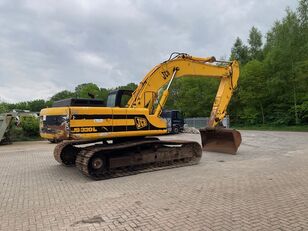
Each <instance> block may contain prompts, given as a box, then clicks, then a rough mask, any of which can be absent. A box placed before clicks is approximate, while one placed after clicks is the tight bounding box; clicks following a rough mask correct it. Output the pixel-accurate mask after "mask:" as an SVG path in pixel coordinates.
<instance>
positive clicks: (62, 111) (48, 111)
mask: <svg viewBox="0 0 308 231" xmlns="http://www.w3.org/2000/svg"><path fill="white" fill-rule="evenodd" d="M68 114H69V108H68V107H52V108H44V109H42V110H41V112H40V116H43V115H68Z"/></svg>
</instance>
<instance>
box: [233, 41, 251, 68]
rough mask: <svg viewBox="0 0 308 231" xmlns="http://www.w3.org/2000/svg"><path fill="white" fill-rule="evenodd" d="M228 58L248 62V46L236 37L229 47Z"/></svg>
mask: <svg viewBox="0 0 308 231" xmlns="http://www.w3.org/2000/svg"><path fill="white" fill-rule="evenodd" d="M230 60H237V61H239V62H240V63H241V64H246V63H247V62H248V47H247V46H245V45H244V44H243V42H242V40H241V39H240V38H239V37H237V38H236V40H235V43H234V44H233V47H232V49H231V56H230Z"/></svg>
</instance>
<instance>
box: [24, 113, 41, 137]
mask: <svg viewBox="0 0 308 231" xmlns="http://www.w3.org/2000/svg"><path fill="white" fill-rule="evenodd" d="M20 127H21V128H22V130H23V132H24V135H25V136H30V137H37V136H39V119H38V118H36V117H34V116H25V117H21V120H20Z"/></svg>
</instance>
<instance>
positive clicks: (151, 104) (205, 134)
mask: <svg viewBox="0 0 308 231" xmlns="http://www.w3.org/2000/svg"><path fill="white" fill-rule="evenodd" d="M180 77H189V78H193V77H205V78H218V79H220V85H219V88H218V91H217V94H216V98H215V101H214V104H213V108H212V112H211V117H210V121H209V124H208V128H207V129H203V130H201V138H202V143H203V147H204V148H205V149H206V150H211V151H222V152H227V153H233V154H234V153H235V152H236V151H237V148H238V146H239V145H240V142H241V136H240V133H239V132H237V131H235V130H232V129H223V128H219V129H218V128H215V127H216V126H217V125H218V124H219V122H220V121H221V120H222V119H223V118H224V116H225V114H226V109H227V106H228V104H229V102H230V99H231V96H232V93H233V91H234V89H235V87H236V85H237V81H238V77H239V66H238V63H237V62H236V61H232V62H218V61H216V59H215V58H214V57H209V58H198V57H193V56H189V55H187V54H183V53H176V54H175V56H174V55H171V56H170V58H169V59H168V60H167V61H165V62H163V63H161V64H159V65H157V66H156V67H154V68H153V69H152V70H151V71H150V72H149V73H148V74H147V75H146V76H145V77H144V79H143V80H142V82H141V83H140V84H139V86H138V87H137V89H136V90H135V91H134V92H133V94H132V95H131V97H130V99H129V101H128V102H127V104H126V105H125V106H123V102H122V99H123V95H126V92H125V91H121V90H120V91H114V92H112V93H111V94H109V96H108V101H107V105H106V106H102V105H96V104H93V105H88V104H84V105H83V104H81V105H72V104H68V105H64V106H60V107H53V108H46V109H43V110H42V111H41V113H40V118H41V136H42V137H43V138H46V139H59V140H65V141H63V142H61V143H60V144H58V145H57V146H56V148H55V151H54V156H55V159H56V160H57V161H58V162H60V163H63V164H65V165H73V164H76V165H77V167H78V168H79V169H80V170H81V171H82V172H83V173H84V174H85V175H87V176H90V177H93V178H95V179H104V178H109V177H113V176H118V175H119V174H120V175H127V174H131V173H136V172H140V171H148V170H153V169H157V168H159V169H161V168H168V167H175V166H184V165H189V164H196V163H198V162H199V160H200V158H201V155H202V150H201V147H200V145H199V144H198V143H197V142H191V141H161V140H159V139H157V138H153V137H152V138H151V137H150V138H149V136H158V135H162V134H166V133H167V124H166V121H165V120H164V119H162V118H161V117H160V114H161V112H162V109H163V107H164V105H165V103H166V101H167V98H168V94H169V88H170V87H171V84H172V81H173V80H174V79H175V78H180ZM163 87H165V90H164V91H163V94H162V96H161V97H160V98H159V96H158V92H159V90H160V89H162V88H163ZM179 100H181V99H179ZM196 100H202V99H196ZM192 103H193V102H192ZM97 142H99V143H97ZM81 144H87V146H86V147H84V146H80V145H81Z"/></svg>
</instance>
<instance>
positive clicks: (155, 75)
mask: <svg viewBox="0 0 308 231" xmlns="http://www.w3.org/2000/svg"><path fill="white" fill-rule="evenodd" d="M181 77H190V78H191V77H204V78H217V79H220V84H219V87H218V91H217V93H216V97H215V100H214V103H213V107H212V111H211V115H210V119H209V122H208V124H207V125H206V128H205V129H200V134H201V140H202V146H203V149H204V150H206V151H214V152H225V153H230V154H235V153H236V152H237V149H238V147H239V146H240V144H241V141H242V138H241V134H240V133H239V132H238V131H236V130H234V129H225V128H221V127H218V126H217V125H218V124H219V123H220V122H221V121H222V120H223V118H224V117H225V115H226V110H227V107H228V105H229V102H230V99H231V96H232V94H233V91H234V89H235V88H236V86H237V81H238V78H239V64H238V62H237V61H232V62H225V61H216V59H215V57H208V58H199V57H193V56H189V55H187V54H179V53H177V55H176V56H175V57H173V58H172V55H171V56H170V58H169V59H168V60H167V61H165V62H163V63H161V64H159V65H157V66H156V67H154V68H153V69H152V70H151V71H150V72H149V73H148V74H147V75H146V76H145V78H144V79H143V80H142V82H141V83H140V84H139V86H138V88H137V89H136V90H135V91H134V93H133V95H132V97H131V99H130V100H129V102H128V107H130V108H148V109H149V111H150V112H151V113H152V114H154V115H155V116H157V117H158V116H159V115H160V114H161V112H162V109H163V107H164V105H165V103H166V101H167V99H168V95H169V88H170V86H171V83H172V81H173V80H174V79H175V78H181ZM165 85H167V87H166V89H165V90H164V92H163V94H162V96H161V98H160V100H159V102H158V104H157V107H156V108H154V102H155V101H156V100H157V98H158V94H157V92H159V89H161V88H162V87H163V86H165Z"/></svg>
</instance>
